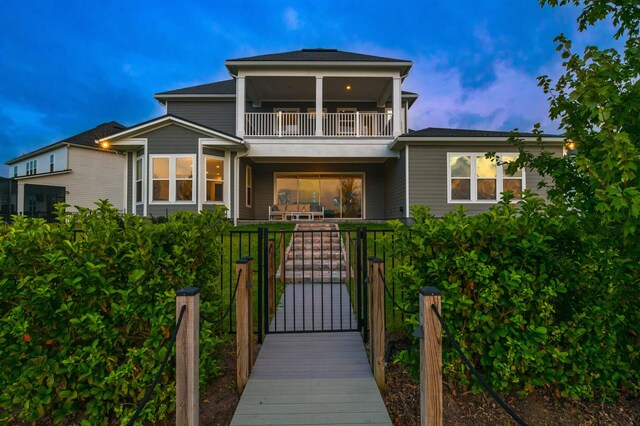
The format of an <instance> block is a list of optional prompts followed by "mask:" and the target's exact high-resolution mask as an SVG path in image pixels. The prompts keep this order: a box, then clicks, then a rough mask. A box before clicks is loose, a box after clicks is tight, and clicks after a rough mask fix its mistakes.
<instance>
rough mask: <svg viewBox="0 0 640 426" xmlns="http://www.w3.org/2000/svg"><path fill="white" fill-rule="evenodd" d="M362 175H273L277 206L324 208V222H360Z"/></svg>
mask: <svg viewBox="0 0 640 426" xmlns="http://www.w3.org/2000/svg"><path fill="white" fill-rule="evenodd" d="M362 180H363V179H362V175H361V174H309V173H286V174H285V173H281V174H280V173H279V174H276V185H275V192H276V193H275V202H276V204H308V205H320V206H322V207H324V215H325V217H326V218H354V219H361V218H362V196H363V190H362Z"/></svg>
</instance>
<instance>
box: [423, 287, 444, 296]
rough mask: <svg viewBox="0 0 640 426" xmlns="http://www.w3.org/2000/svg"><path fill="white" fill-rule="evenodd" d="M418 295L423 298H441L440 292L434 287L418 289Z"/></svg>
mask: <svg viewBox="0 0 640 426" xmlns="http://www.w3.org/2000/svg"><path fill="white" fill-rule="evenodd" d="M420 294H421V295H423V296H441V295H442V293H440V290H438V289H437V288H435V287H422V288H421V289H420Z"/></svg>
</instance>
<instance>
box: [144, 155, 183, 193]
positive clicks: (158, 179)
mask: <svg viewBox="0 0 640 426" xmlns="http://www.w3.org/2000/svg"><path fill="white" fill-rule="evenodd" d="M149 158H150V162H151V168H150V169H151V170H150V176H151V179H150V180H151V183H150V191H151V202H152V203H193V202H195V191H194V188H195V173H194V170H193V166H194V164H195V156H194V155H151V156H149ZM136 177H137V176H136Z"/></svg>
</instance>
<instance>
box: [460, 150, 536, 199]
mask: <svg viewBox="0 0 640 426" xmlns="http://www.w3.org/2000/svg"><path fill="white" fill-rule="evenodd" d="M517 156H518V155H517V154H499V155H498V156H497V157H498V161H499V162H500V163H501V165H498V163H497V162H496V160H495V159H489V158H486V157H485V154H483V153H482V154H481V153H474V154H467V153H449V154H448V155H447V158H448V174H449V202H453V203H456V202H494V201H497V200H498V199H499V197H500V193H502V192H504V191H512V192H513V196H514V197H513V198H514V199H516V200H520V199H522V190H523V189H524V172H523V171H522V170H518V171H517V172H516V173H515V174H514V175H508V174H507V172H506V169H507V164H502V163H504V162H511V161H514V160H515V159H516V158H517Z"/></svg>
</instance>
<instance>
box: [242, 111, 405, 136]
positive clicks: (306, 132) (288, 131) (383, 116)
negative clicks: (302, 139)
mask: <svg viewBox="0 0 640 426" xmlns="http://www.w3.org/2000/svg"><path fill="white" fill-rule="evenodd" d="M392 117H393V116H392V114H389V113H383V112H332V113H323V114H322V136H343V137H345V136H346V137H360V136H365V137H366V136H391V135H392V134H393V120H392ZM245 136H277V137H288V136H317V135H316V114H315V113H309V112H248V113H245Z"/></svg>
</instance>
